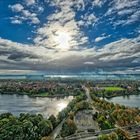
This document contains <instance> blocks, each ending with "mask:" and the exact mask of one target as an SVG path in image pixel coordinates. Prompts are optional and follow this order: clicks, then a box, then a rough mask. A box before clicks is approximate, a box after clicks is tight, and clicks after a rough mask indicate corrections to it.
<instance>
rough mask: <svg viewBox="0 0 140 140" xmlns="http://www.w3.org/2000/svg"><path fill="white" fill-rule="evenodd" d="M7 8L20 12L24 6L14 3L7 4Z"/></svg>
mask: <svg viewBox="0 0 140 140" xmlns="http://www.w3.org/2000/svg"><path fill="white" fill-rule="evenodd" d="M9 8H11V10H12V11H13V12H21V11H22V10H23V9H24V7H23V6H22V5H21V4H19V3H17V4H14V5H9Z"/></svg>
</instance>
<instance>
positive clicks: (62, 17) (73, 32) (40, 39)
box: [34, 0, 87, 48]
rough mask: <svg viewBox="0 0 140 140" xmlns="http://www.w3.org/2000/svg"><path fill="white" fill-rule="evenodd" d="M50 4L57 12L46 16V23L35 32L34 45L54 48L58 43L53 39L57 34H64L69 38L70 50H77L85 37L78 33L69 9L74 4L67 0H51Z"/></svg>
mask: <svg viewBox="0 0 140 140" xmlns="http://www.w3.org/2000/svg"><path fill="white" fill-rule="evenodd" d="M50 4H51V5H53V6H55V7H57V8H59V10H58V11H56V12H55V13H53V14H51V15H50V16H48V17H47V19H48V23H47V24H44V26H43V27H41V28H39V29H38V30H37V36H36V38H35V39H34V42H35V44H37V45H41V46H46V47H49V48H56V47H57V46H58V44H57V43H58V42H56V41H55V38H56V36H57V34H58V32H65V34H68V36H70V38H71V39H70V40H69V47H70V48H73V47H74V48H77V47H78V46H79V45H82V44H85V43H86V42H87V37H86V36H85V35H84V33H82V32H81V31H80V28H79V27H78V25H77V21H76V20H75V11H74V10H73V9H72V8H71V7H72V6H73V4H74V3H73V2H72V1H68V0H66V1H61V0H58V1H56V0H53V1H51V3H50Z"/></svg>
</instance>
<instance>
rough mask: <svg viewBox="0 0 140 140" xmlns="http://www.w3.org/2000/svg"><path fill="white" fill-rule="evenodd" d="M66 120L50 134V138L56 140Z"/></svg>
mask: <svg viewBox="0 0 140 140" xmlns="http://www.w3.org/2000/svg"><path fill="white" fill-rule="evenodd" d="M65 120H66V119H63V121H61V123H60V124H59V125H58V126H57V127H56V128H55V129H54V130H53V132H52V133H51V134H50V137H51V138H52V139H53V140H54V139H56V137H57V135H58V134H59V133H60V131H61V129H62V125H63V124H64V122H65Z"/></svg>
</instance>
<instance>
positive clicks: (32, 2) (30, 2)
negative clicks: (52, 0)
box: [25, 0, 35, 6]
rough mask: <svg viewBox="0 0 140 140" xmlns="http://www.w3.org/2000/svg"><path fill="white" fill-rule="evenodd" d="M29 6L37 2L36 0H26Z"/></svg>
mask: <svg viewBox="0 0 140 140" xmlns="http://www.w3.org/2000/svg"><path fill="white" fill-rule="evenodd" d="M25 3H26V5H27V6H30V5H33V4H35V0H25Z"/></svg>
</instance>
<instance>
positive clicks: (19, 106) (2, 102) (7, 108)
mask: <svg viewBox="0 0 140 140" xmlns="http://www.w3.org/2000/svg"><path fill="white" fill-rule="evenodd" d="M72 99H73V97H72V96H69V97H65V98H41V97H33V98H32V97H29V96H27V95H16V94H13V95H7V94H0V114H1V113H5V112H11V113H12V114H14V115H19V114H20V113H32V114H37V113H40V114H42V115H43V116H44V117H48V116H50V115H52V114H53V115H57V114H58V112H59V111H61V110H62V109H64V108H65V107H66V106H67V104H68V103H69V102H70V101H71V100H72Z"/></svg>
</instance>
